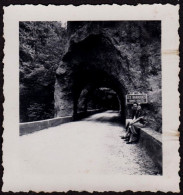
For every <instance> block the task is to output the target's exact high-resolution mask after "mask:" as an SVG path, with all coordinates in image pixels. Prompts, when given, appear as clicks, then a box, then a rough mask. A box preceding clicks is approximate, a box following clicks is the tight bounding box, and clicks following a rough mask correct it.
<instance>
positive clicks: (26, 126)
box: [19, 116, 73, 135]
mask: <svg viewBox="0 0 183 195" xmlns="http://www.w3.org/2000/svg"><path fill="white" fill-rule="evenodd" d="M72 120H73V119H72V116H66V117H58V118H53V119H49V120H42V121H34V122H28V123H20V132H19V133H20V135H26V134H29V133H33V132H35V131H40V130H42V129H46V128H49V127H55V126H57V125H60V124H62V123H67V122H71V121H72Z"/></svg>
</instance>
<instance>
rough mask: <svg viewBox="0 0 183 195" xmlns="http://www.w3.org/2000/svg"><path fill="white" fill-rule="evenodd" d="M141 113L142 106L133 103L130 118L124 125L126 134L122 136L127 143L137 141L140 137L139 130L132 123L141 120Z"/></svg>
mask: <svg viewBox="0 0 183 195" xmlns="http://www.w3.org/2000/svg"><path fill="white" fill-rule="evenodd" d="M143 118H144V117H143V114H142V107H141V105H140V103H139V104H137V103H134V104H133V106H132V119H129V120H128V121H127V125H126V135H125V136H123V137H122V139H124V140H125V141H127V144H132V143H137V142H138V141H139V138H140V132H139V130H138V129H137V128H136V127H135V125H134V124H136V123H137V122H142V121H143Z"/></svg>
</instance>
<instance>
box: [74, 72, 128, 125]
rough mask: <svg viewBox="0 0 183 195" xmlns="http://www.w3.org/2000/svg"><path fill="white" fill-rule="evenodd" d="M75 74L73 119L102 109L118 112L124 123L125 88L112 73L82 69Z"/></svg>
mask: <svg viewBox="0 0 183 195" xmlns="http://www.w3.org/2000/svg"><path fill="white" fill-rule="evenodd" d="M81 72H82V73H83V74H82V75H83V76H81V74H75V75H74V78H75V82H74V83H75V85H74V90H73V91H74V92H75V93H74V94H75V98H74V114H73V118H74V119H76V120H77V119H81V118H84V117H85V116H88V115H90V114H92V113H96V112H102V111H113V112H118V113H119V116H120V121H122V123H123V124H125V119H126V106H125V90H124V87H123V86H122V84H121V83H120V82H119V81H118V80H117V79H115V77H113V76H112V75H109V74H107V73H106V72H104V71H101V70H95V71H94V70H92V71H89V70H87V71H86V70H82V71H80V73H81Z"/></svg>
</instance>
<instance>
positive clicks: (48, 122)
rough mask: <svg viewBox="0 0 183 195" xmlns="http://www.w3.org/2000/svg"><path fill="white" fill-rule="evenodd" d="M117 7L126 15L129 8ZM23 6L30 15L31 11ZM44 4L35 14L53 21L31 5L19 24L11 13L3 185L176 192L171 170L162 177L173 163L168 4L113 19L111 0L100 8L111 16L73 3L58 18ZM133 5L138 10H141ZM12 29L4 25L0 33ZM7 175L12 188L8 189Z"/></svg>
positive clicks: (173, 65) (173, 67)
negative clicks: (9, 144) (13, 134)
mask: <svg viewBox="0 0 183 195" xmlns="http://www.w3.org/2000/svg"><path fill="white" fill-rule="evenodd" d="M114 7H115V6H114ZM127 7H128V8H129V11H130V13H133V12H134V11H133V10H136V9H137V8H135V7H134V8H131V6H127ZM25 8H26V7H25ZM27 8H29V7H27ZM30 8H32V10H34V11H35V13H37V14H38V10H39V9H38V7H37V8H35V9H33V8H34V6H32V7H30ZM50 8H51V9H50V10H49V7H41V6H40V11H42V12H41V13H43V12H44V13H46V10H47V11H48V12H49V13H55V15H56V14H58V16H59V17H58V16H57V17H51V15H50V19H49V18H48V17H47V19H46V18H45V19H44V20H43V16H41V17H40V20H39V17H33V13H32V12H31V11H30V10H31V9H30V10H28V9H25V12H26V13H27V16H26V17H24V18H22V20H21V17H20V16H21V14H19V15H18V17H19V18H18V19H17V20H16V22H14V26H16V28H15V33H16V36H17V39H16V47H14V48H15V49H16V52H14V54H13V52H12V55H11V56H12V58H11V57H9V58H7V57H6V55H5V59H7V64H11V66H13V64H12V63H13V55H16V59H15V63H16V64H17V66H16V70H15V71H14V73H13V71H12V73H11V74H10V72H11V71H10V72H9V73H8V71H6V69H5V71H6V72H7V74H6V75H9V76H8V77H10V75H13V74H15V73H16V77H14V78H16V79H15V80H14V82H13V83H11V85H7V86H8V87H9V88H8V87H7V89H8V90H7V91H9V93H11V91H12V90H11V89H13V86H14V90H16V93H14V95H7V97H8V98H9V99H8V98H7V99H6V102H7V103H6V102H5V106H6V105H7V110H9V112H7V113H9V116H12V128H13V126H14V127H15V128H17V129H18V132H17V134H16V135H17V137H16V139H15V138H14V139H12V141H9V142H6V141H5V145H4V148H5V149H6V148H7V150H8V151H9V152H10V153H11V154H12V155H13V156H12V159H14V160H12V161H11V162H14V165H13V166H12V165H10V164H9V163H8V162H10V160H9V157H8V156H6V154H5V157H4V159H5V160H4V164H5V163H6V164H7V166H5V176H4V180H6V181H5V188H4V189H10V190H13V191H16V190H18V191H19V190H20V191H27V190H28V191H29V190H33V191H37V192H38V191H45V192H50V191H68V190H76V191H80V190H81V191H82V190H85V191H91V192H92V191H95V190H96V191H104V190H105V191H110V190H111V191H123V190H132V191H137V190H138V191H147V190H151V191H157V190H161V189H162V190H163V191H165V192H166V190H167V191H168V190H169V191H171V189H176V190H175V191H177V187H176V186H177V185H175V183H176V184H178V182H177V181H178V179H179V177H178V171H177V173H173V174H172V171H173V170H177V168H178V166H177V164H176V162H178V134H177V130H178V129H176V128H177V124H178V122H177V120H178V117H177V116H178V115H177V113H178V110H176V108H178V103H177V97H178V90H177V89H176V87H175V86H177V81H178V80H177V78H178V77H177V76H178V72H176V71H177V70H178V68H177V67H178V66H177V64H178V63H177V59H178V54H176V52H175V51H174V48H175V47H176V46H177V45H176V44H177V38H175V39H172V37H173V36H174V35H176V32H177V31H176V28H177V26H176V24H177V23H176V22H175V21H178V20H176V17H175V18H174V17H173V16H172V18H171V20H172V21H174V25H175V27H172V28H171V30H170V31H168V30H167V31H166V29H169V28H170V25H167V24H168V20H167V13H169V10H171V9H172V10H173V11H174V13H178V12H177V8H176V7H174V8H173V7H171V6H165V7H162V8H163V9H160V8H161V6H160V8H159V7H158V5H157V6H154V7H151V6H147V8H149V10H150V11H149V13H151V14H152V17H149V16H148V17H144V19H142V18H143V17H138V16H134V17H131V18H130V17H129V19H126V18H125V17H124V16H123V15H121V16H120V14H121V13H122V12H121V9H122V10H124V11H125V9H126V8H124V7H123V8H121V6H116V7H115V8H113V7H112V6H108V7H107V8H106V7H105V6H104V7H103V10H107V11H108V10H113V11H114V9H116V13H119V16H116V17H114V18H111V19H109V18H110V17H106V19H105V18H104V17H103V18H102V17H98V19H96V18H97V17H93V19H92V17H91V18H89V17H86V18H85V17H79V16H77V14H78V15H81V16H82V14H81V13H82V8H81V7H79V8H73V11H74V12H73V13H72V14H73V17H61V16H64V14H65V13H67V14H68V13H69V12H68V11H67V9H68V10H69V9H70V8H67V7H64V8H62V9H63V12H60V11H59V8H55V12H53V10H54V9H53V8H54V7H50ZM11 9H12V10H13V9H14V10H16V9H15V8H13V7H12V8H11ZM11 9H10V10H11ZM36 9H37V10H36ZM60 9H61V8H60ZM62 9H61V10H62ZM87 9H88V10H89V8H87ZM100 9H102V7H101V8H98V10H100ZM138 9H139V11H138V13H140V12H142V13H143V12H144V13H145V14H146V13H147V12H145V10H146V7H143V6H142V7H141V6H138ZM7 10H8V9H7ZM18 10H20V12H19V11H18ZM18 10H16V13H21V9H20V8H19V9H18ZM79 10H80V11H79ZM91 10H93V11H94V10H95V8H94V7H91ZM66 11H67V12H66ZM104 12H105V11H104ZM114 12H115V11H114ZM83 13H84V12H83ZM90 13H91V12H90ZM96 13H97V12H96ZM100 13H101V12H100ZM106 13H107V12H106ZM124 13H125V12H124ZM124 13H122V14H124ZM172 13H173V12H172ZM29 14H30V16H29ZM59 14H60V15H59ZM74 14H75V15H76V17H74ZM103 14H104V13H103ZM35 15H36V14H35ZM65 15H66V14H65ZM85 15H86V13H85ZM94 15H95V14H94ZM132 15H133V14H132ZM140 15H142V14H140ZM83 16H84V15H83ZM126 16H128V14H126ZM175 16H176V15H175ZM31 17H32V20H31ZM7 20H10V19H9V18H8V14H7ZM10 21H11V20H10ZM14 26H13V25H12V26H10V25H9V26H7V27H6V26H5V27H6V28H5V29H7V30H6V34H7V35H9V34H8V33H7V32H9V31H8V29H10V27H11V28H12V29H13V28H14ZM8 27H9V28H8ZM165 34H166V35H165ZM9 37H11V36H9ZM9 40H11V38H9V39H7V42H6V44H7V45H8V44H9V45H11V44H12V42H10V41H9ZM12 48H13V47H10V46H9V50H7V49H6V48H5V53H8V52H7V51H10V52H11V50H13V49H12ZM14 51H15V50H14ZM8 55H10V54H8ZM8 59H11V63H10V62H9V61H8ZM11 66H10V65H9V67H11ZM166 68H167V71H166ZM8 77H7V78H8ZM12 78H13V76H12ZM5 80H7V79H6V78H5ZM15 83H16V85H14V84H15ZM5 84H6V83H5ZM5 86H6V85H5ZM176 90H177V91H176ZM5 94H6V90H5ZM13 98H15V100H16V103H15V104H14V105H13V106H11V104H8V102H11V101H10V100H11V99H12V100H13ZM15 107H16V111H15V112H10V110H11V109H13V108H15ZM172 108H173V109H172ZM5 111H6V109H5ZM170 119H172V121H171V120H170ZM9 120H10V119H9ZM13 124H14V125H13ZM8 125H9V123H8V121H7V122H6V119H5V128H6V126H8ZM8 129H11V128H10V127H9V128H8ZM12 131H13V129H11V132H12ZM11 132H10V131H7V133H6V134H5V135H4V136H5V140H6V139H7V137H8V136H10V135H11ZM10 142H11V143H14V144H12V145H11V146H12V149H11V150H10V149H8V147H7V146H8V143H10ZM13 145H14V147H15V148H13ZM13 151H14V152H13ZM174 165H175V166H174ZM8 167H9V168H8ZM13 167H17V168H16V169H15V168H13ZM174 168H175V169H174ZM10 170H11V172H10ZM16 170H19V171H16ZM11 175H13V176H11ZM14 177H16V178H17V181H16V183H17V184H13V185H12V186H13V187H9V186H11V184H12V183H13V178H14ZM175 178H176V179H175ZM173 180H174V182H172V181H173ZM149 182H150V183H151V184H150V183H149ZM153 182H154V184H153ZM167 182H168V183H171V184H170V185H168V187H166V186H167ZM165 184H166V185H165ZM17 186H18V187H17Z"/></svg>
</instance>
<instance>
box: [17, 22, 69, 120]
mask: <svg viewBox="0 0 183 195" xmlns="http://www.w3.org/2000/svg"><path fill="white" fill-rule="evenodd" d="M19 41H20V48H19V51H20V53H19V54H20V59H19V62H20V67H19V68H20V121H21V122H27V121H35V120H42V119H47V118H52V117H53V116H54V83H55V71H56V69H57V67H58V64H59V62H60V61H61V59H62V56H63V54H64V52H65V48H66V47H65V45H66V30H65V29H64V28H63V27H62V26H61V23H60V22H20V23H19Z"/></svg>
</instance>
